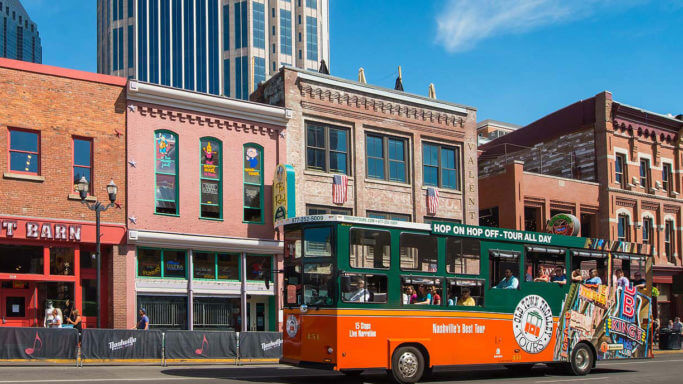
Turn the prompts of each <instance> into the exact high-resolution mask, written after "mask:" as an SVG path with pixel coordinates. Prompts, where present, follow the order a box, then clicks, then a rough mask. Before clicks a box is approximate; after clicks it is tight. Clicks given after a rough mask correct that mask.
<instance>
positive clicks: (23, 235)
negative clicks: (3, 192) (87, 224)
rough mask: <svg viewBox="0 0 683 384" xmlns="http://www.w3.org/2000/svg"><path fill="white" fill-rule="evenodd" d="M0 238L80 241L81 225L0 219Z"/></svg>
mask: <svg viewBox="0 0 683 384" xmlns="http://www.w3.org/2000/svg"><path fill="white" fill-rule="evenodd" d="M0 238H6V239H28V240H57V241H71V242H80V241H81V225H80V224H72V223H50V222H40V221H24V220H14V219H0Z"/></svg>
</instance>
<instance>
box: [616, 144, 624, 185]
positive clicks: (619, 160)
mask: <svg viewBox="0 0 683 384" xmlns="http://www.w3.org/2000/svg"><path fill="white" fill-rule="evenodd" d="M614 181H615V182H616V183H617V184H619V186H620V187H621V188H625V187H626V156H625V155H622V154H620V153H618V154H617V155H616V157H615V158H614Z"/></svg>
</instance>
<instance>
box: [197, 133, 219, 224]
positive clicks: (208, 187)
mask: <svg viewBox="0 0 683 384" xmlns="http://www.w3.org/2000/svg"><path fill="white" fill-rule="evenodd" d="M200 163H201V164H200V166H199V167H200V169H199V175H200V176H199V177H200V184H201V198H200V204H201V209H200V217H202V218H205V219H221V218H223V206H222V201H223V176H222V174H223V170H222V168H221V167H222V165H223V147H222V145H221V142H220V140H218V139H216V138H213V137H203V138H201V139H200Z"/></svg>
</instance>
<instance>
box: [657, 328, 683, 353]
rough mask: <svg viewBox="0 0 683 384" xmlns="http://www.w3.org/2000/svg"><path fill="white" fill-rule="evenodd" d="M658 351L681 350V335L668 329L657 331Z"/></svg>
mask: <svg viewBox="0 0 683 384" xmlns="http://www.w3.org/2000/svg"><path fill="white" fill-rule="evenodd" d="M659 349H681V334H680V333H676V332H673V331H672V330H670V329H668V328H664V329H662V330H661V331H659Z"/></svg>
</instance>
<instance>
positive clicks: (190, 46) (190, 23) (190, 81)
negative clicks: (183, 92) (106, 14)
mask: <svg viewBox="0 0 683 384" xmlns="http://www.w3.org/2000/svg"><path fill="white" fill-rule="evenodd" d="M183 1H184V7H183V12H184V13H183V15H184V16H183V17H184V23H183V36H184V47H185V53H184V55H183V56H184V58H185V73H184V76H185V87H184V88H185V89H188V90H194V77H195V67H194V62H195V52H194V41H195V37H194V32H195V25H194V2H193V1H192V0H183ZM140 3H141V2H140V1H139V2H138V4H140ZM236 6H237V4H235V7H236ZM138 17H139V14H138Z"/></svg>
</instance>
